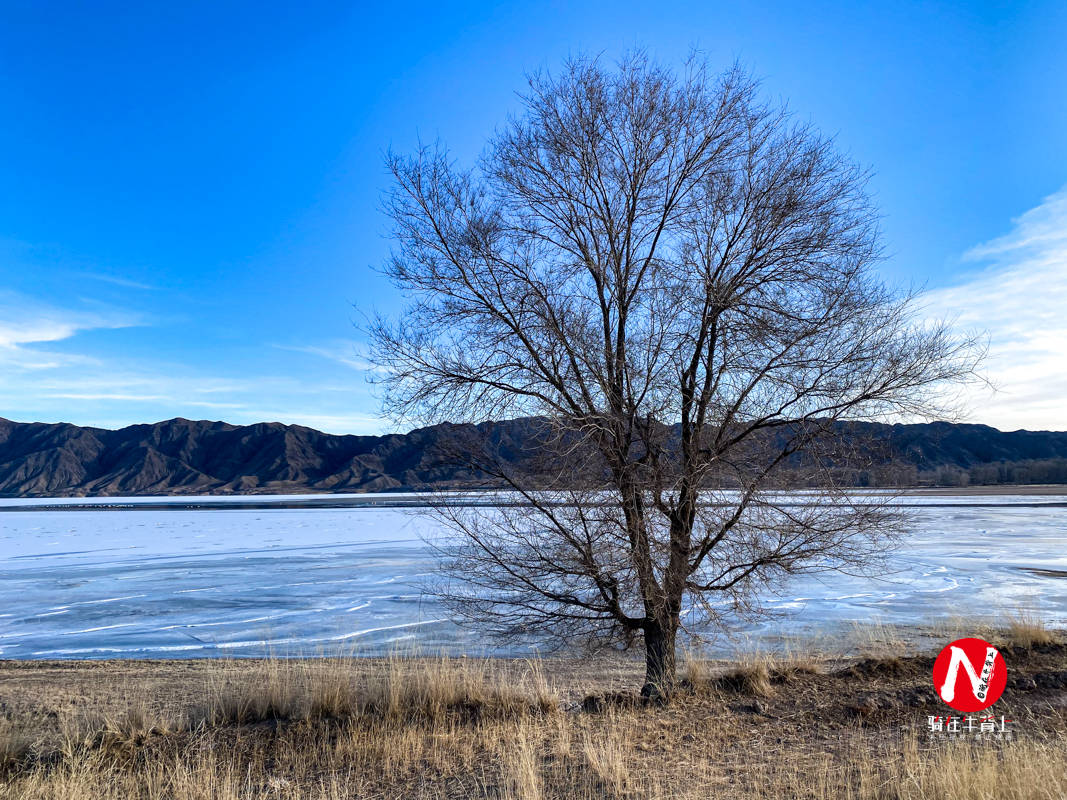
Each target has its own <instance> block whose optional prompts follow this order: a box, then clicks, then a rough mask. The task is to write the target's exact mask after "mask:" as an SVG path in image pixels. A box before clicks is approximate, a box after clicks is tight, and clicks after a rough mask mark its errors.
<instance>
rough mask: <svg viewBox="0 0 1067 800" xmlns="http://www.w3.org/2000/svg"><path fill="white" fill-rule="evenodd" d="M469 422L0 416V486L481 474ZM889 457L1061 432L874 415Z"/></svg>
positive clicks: (451, 482) (1043, 468) (503, 446)
mask: <svg viewBox="0 0 1067 800" xmlns="http://www.w3.org/2000/svg"><path fill="white" fill-rule="evenodd" d="M533 425H534V423H533V421H531V420H509V421H506V422H498V423H487V424H486V425H484V426H479V432H480V433H481V434H484V435H486V436H487V437H488V439H489V441H491V443H492V446H493V447H494V449H496V451H497V452H498V453H500V454H502V455H503V457H504V458H505V459H513V460H518V459H524V458H527V457H528V456H529V454H530V452H531V448H530V447H529V442H530V440H531V437H532V433H531V431H532V430H533ZM461 430H470V426H454V425H438V426H435V427H431V428H421V429H418V430H414V431H412V432H410V433H407V434H403V435H386V436H334V435H331V434H326V433H321V432H320V431H316V430H313V429H311V428H305V427H302V426H299V425H282V424H280V423H276V422H272V423H261V424H257V425H246V426H238V425H229V424H226V423H224V422H206V421H192V420H187V419H173V420H168V421H166V422H158V423H155V424H152V425H132V426H130V427H128V428H122V429H121V430H114V431H113V430H104V429H102V428H86V427H79V426H77V425H69V424H65V423H59V424H45V423H19V422H10V421H8V420H5V419H0V495H3V496H9V497H10V496H16V497H42V496H64V495H73V496H82V495H144V494H198V493H267V492H272V493H281V492H308V491H311V492H364V491H387V490H399V489H404V488H411V487H424V486H426V485H436V486H439V487H446V486H474V485H484V483H485V480H484V478H479V476H477V475H473V474H471V473H470V472H469V471H468V470H466V469H465V468H464V467H462V466H461V465H459V464H458V463H456V462H455V461H454V460H453V461H451V462H450V461H449V460H448V459H445V458H444V457H443V456H442V452H443V445H444V443H447V442H449V441H450V440H451V439H452V438H453V437H454V434H455V433H456V432H457V431H461ZM873 432H874V433H875V435H876V436H877V437H878V438H882V437H884V438H885V440H886V441H888V442H889V443H890V445H891V450H892V452H893V454H894V455H893V459H892V462H891V464H887V465H885V468H884V469H882V470H881V471H880V472H879V471H877V470H875V471H872V472H863V473H856V475H855V483H856V484H857V485H889V484H892V485H901V484H910V483H914V484H947V485H960V484H965V483H1022V482H1037V483H1044V482H1058V483H1059V482H1067V433H1056V432H1048V431H1014V432H1011V433H1005V432H1002V431H998V430H996V429H995V428H990V427H987V426H983V425H950V424H947V423H932V424H923V425H893V426H888V425H887V426H875V428H874V431H873Z"/></svg>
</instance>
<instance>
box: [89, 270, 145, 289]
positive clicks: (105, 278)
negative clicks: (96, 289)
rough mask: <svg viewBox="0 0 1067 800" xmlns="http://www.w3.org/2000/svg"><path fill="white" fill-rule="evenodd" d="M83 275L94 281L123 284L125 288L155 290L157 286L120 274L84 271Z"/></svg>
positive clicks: (116, 284)
mask: <svg viewBox="0 0 1067 800" xmlns="http://www.w3.org/2000/svg"><path fill="white" fill-rule="evenodd" d="M81 277H83V278H89V279H90V280H94V281H102V282H103V283H110V284H112V285H114V286H121V287H123V288H124V289H142V290H144V291H154V290H155V288H156V287H155V286H150V285H149V284H147V283H141V282H140V281H133V280H130V279H129V278H122V277H120V276H118V275H105V274H103V273H100V272H82V273H81Z"/></svg>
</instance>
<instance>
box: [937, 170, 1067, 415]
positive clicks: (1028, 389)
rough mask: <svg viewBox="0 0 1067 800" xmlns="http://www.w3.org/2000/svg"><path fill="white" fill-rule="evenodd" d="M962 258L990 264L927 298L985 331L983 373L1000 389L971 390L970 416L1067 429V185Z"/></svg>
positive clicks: (939, 308) (967, 325)
mask: <svg viewBox="0 0 1067 800" xmlns="http://www.w3.org/2000/svg"><path fill="white" fill-rule="evenodd" d="M964 260H965V262H969V263H975V264H984V265H985V267H984V268H983V269H980V270H979V271H977V272H975V273H973V274H972V275H971V276H970V277H969V278H968V279H967V280H965V281H962V282H960V283H959V284H957V285H955V286H949V287H945V288H942V289H937V290H935V291H932V292H929V293H928V294H927V295H926V296H925V298H924V299H925V301H926V304H927V306H928V308H929V310H930V311H931V312H932V313H934V314H935V315H937V316H942V317H946V318H950V319H955V321H956V324H957V325H959V326H961V327H964V328H967V329H970V330H984V331H987V332H988V335H989V358H988V360H987V362H986V364H985V367H984V372H985V374H986V376H987V377H988V378H989V379H990V381H991V382H992V383H993V384H994V386H995V387H996V389H997V390H996V391H995V392H993V391H990V390H975V391H974V392H972V393H971V395H970V397H969V405H970V406H971V409H972V418H973V419H974V421H976V422H985V423H987V424H990V425H994V426H996V427H998V428H1002V429H1005V430H1013V429H1017V428H1030V429H1053V430H1063V429H1065V428H1067V414H1065V413H1064V412H1065V410H1067V400H1065V399H1064V398H1067V370H1064V368H1063V365H1064V363H1067V187H1065V188H1064V189H1062V190H1060V191H1059V192H1057V193H1056V194H1053V195H1051V196H1049V197H1047V198H1046V199H1045V200H1044V201H1043V202H1042V203H1041V205H1039V206H1037V207H1036V208H1034V209H1031V210H1030V211H1027V212H1026V213H1025V214H1023V215H1022V216H1020V217H1018V218H1017V219H1015V220H1013V222H1012V228H1011V230H1010V231H1009V232H1008V233H1007V234H1005V235H1003V236H1000V237H998V238H996V239H993V240H992V241H989V242H986V243H984V244H980V245H978V246H977V247H974V248H972V249H971V250H970V251H968V252H967V253H966V254H965V255H964Z"/></svg>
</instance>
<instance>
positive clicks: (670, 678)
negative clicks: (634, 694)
mask: <svg viewBox="0 0 1067 800" xmlns="http://www.w3.org/2000/svg"><path fill="white" fill-rule="evenodd" d="M677 631H678V627H677V625H676V624H666V625H664V624H662V623H660V622H652V623H649V624H648V625H646V626H645V685H644V686H643V687H642V688H641V696H642V697H645V698H647V699H649V700H656V701H663V700H667V699H668V698H669V697H670V696H671V694H672V693H673V692H674V684H675V677H676V676H675V660H674V640H675V635H676V634H677Z"/></svg>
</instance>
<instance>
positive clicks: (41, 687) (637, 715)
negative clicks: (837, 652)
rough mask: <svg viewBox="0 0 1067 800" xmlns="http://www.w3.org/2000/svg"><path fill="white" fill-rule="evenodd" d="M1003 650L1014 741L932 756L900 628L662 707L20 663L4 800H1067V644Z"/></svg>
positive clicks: (573, 684)
mask: <svg viewBox="0 0 1067 800" xmlns="http://www.w3.org/2000/svg"><path fill="white" fill-rule="evenodd" d="M985 633H986V635H987V636H989V637H990V638H992V639H993V640H994V641H995V642H996V643H997V644H998V645H999V646H1000V647H1001V651H1002V653H1003V654H1004V656H1005V659H1006V661H1007V664H1008V668H1009V683H1008V689H1007V691H1006V692H1005V694H1004V697H1003V698H1002V699H1001V700H1000V701H999V702H998V703H997V704H996V706H995V707H994V708H993V709H992V713H994V714H995V715H997V718H998V719H999V716H1000V715H1002V714H1003V715H1005V716H1006V717H1008V718H1009V719H1010V720H1012V722H1011V723H1009V725H1008V727H1009V729H1011V730H1013V731H1014V734H1013V735H1012V736H1011V737H1010V738H1007V737H1002V738H995V737H987V738H986V739H985V740H978V741H975V740H974V739H973V737H971V738H958V739H951V738H949V739H941V738H931V734H930V733H929V729H928V724H927V718H928V716H932V715H945V714H947V713H954V712H951V710H950V709H948V708H947V707H946V706H944V705H943V704H941V702H940V700H939V699H938V698H937V697H936V696H935V694H934V689H933V686H932V682H931V679H930V668H931V665H932V661H933V657H932V655H931V654H916V655H910V656H901V655H899V653H898V652H897V646H894V645H893V644H892V642H891V640H892V635H891V632H887V631H885V630H875V631H873V632H872V633H870V634H869V637H868V645H869V646H868V647H867V651H868V652H867V653H866V654H865V656H864V657H854V658H851V659H842V658H841V657H840V656H831V655H829V654H820V653H818V652H816V651H813V650H812V649H810V648H797V649H796V652H795V653H794V654H792V655H787V656H782V655H778V656H774V657H772V656H768V655H766V654H746V655H743V656H741V657H739V659H738V660H737V661H736V662H735V663H724V662H704V661H701V660H698V659H689V661H688V662H687V664H686V666H685V667H684V668H683V675H684V680H683V687H682V689H681V690H680V691H679V693H678V695H677V697H676V698H675V699H674V700H673V701H672V702H671V703H670V704H669V705H667V706H664V707H658V706H644V705H642V704H641V703H640V702H639V699H638V698H637V697H636V696H635V695H634V694H633V693H632V692H631V691H629V689H631V688H632V687H634V686H636V685H639V678H640V671H639V669H638V664H636V663H635V662H633V661H629V660H618V661H606V660H598V661H590V662H584V661H576V660H565V659H564V660H543V661H516V660H475V659H437V658H415V657H408V658H405V657H399V656H398V657H395V658H390V659H356V658H353V659H307V660H256V661H206V660H205V661H195V662H128V661H127V662H91V663H90V662H2V663H0V798H18V799H19V800H23V799H24V798H25V799H27V800H28V798H57V799H58V798H63V799H64V800H89V799H90V798H115V799H116V800H118V798H146V799H147V798H175V800H192V799H193V798H204V800H206V799H207V798H223V800H230V799H234V800H236V798H253V797H255V798H324V799H327V798H330V799H332V798H357V797H359V798H516V800H518V799H520V798H521V799H522V800H540V799H541V798H572V797H574V798H601V797H619V798H631V797H632V798H645V797H650V798H694V800H695V798H701V799H702V800H703V799H704V798H712V797H736V798H781V797H786V798H793V797H795V798H872V799H873V798H879V799H885V800H889V799H890V798H925V797H930V798H934V797H936V798H952V799H953V800H970V799H971V798H975V799H977V798H990V800H992V798H998V800H1003V799H1004V798H1062V797H1067V641H1065V639H1064V637H1063V636H1062V635H1061V634H1058V633H1052V632H1050V631H1048V630H1046V629H1045V628H1044V627H1043V626H1042V625H1041V624H1040V623H1039V622H1038V621H1036V620H1034V619H1028V618H1018V619H1016V620H1013V621H1012V623H1011V624H1010V626H1008V627H1006V628H1003V629H1001V630H999V631H995V632H992V633H991V632H989V631H986V632H985ZM887 642H889V644H887ZM890 650H892V652H890Z"/></svg>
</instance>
